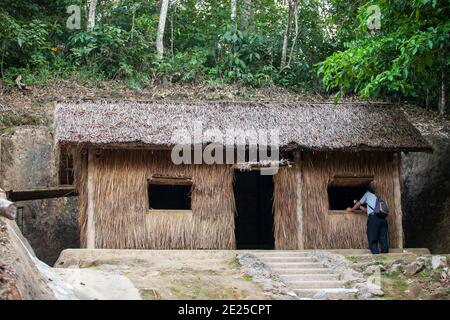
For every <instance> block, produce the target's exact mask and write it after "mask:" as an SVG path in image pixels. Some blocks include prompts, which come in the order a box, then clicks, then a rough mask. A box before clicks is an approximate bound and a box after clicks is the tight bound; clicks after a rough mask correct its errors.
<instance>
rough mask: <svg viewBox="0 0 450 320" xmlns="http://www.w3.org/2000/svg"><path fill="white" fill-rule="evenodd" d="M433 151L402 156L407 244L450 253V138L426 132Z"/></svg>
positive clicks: (434, 251)
mask: <svg viewBox="0 0 450 320" xmlns="http://www.w3.org/2000/svg"><path fill="white" fill-rule="evenodd" d="M425 137H426V139H427V140H428V141H429V142H430V143H431V144H432V146H433V148H434V153H433V154H424V153H410V154H408V155H406V156H403V159H402V160H403V166H402V187H403V193H402V203H403V212H404V217H405V218H404V223H403V226H404V230H405V239H406V244H405V245H406V247H410V248H413V247H425V248H428V249H430V251H431V252H432V253H448V252H450V232H449V230H450V139H449V138H448V137H446V136H442V135H434V136H433V135H427V136H425Z"/></svg>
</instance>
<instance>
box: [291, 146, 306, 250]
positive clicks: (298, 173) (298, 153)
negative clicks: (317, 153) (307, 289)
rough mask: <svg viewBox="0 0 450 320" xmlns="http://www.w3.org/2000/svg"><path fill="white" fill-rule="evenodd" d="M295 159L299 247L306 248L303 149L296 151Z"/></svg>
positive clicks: (300, 248)
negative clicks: (304, 237) (304, 233)
mask: <svg viewBox="0 0 450 320" xmlns="http://www.w3.org/2000/svg"><path fill="white" fill-rule="evenodd" d="M294 161H295V166H294V168H295V175H296V185H297V210H296V212H297V229H298V235H297V249H299V250H304V249H305V243H304V239H303V201H302V189H303V179H302V158H301V151H294Z"/></svg>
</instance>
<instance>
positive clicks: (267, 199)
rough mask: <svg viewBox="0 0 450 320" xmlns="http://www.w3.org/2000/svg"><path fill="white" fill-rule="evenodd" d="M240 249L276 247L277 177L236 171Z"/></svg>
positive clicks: (236, 223) (237, 239) (237, 224)
mask: <svg viewBox="0 0 450 320" xmlns="http://www.w3.org/2000/svg"><path fill="white" fill-rule="evenodd" d="M234 198H235V202H236V216H235V235H236V247H237V249H274V247H275V239H274V236H273V223H274V222H273V176H270V175H265V176H263V175H261V173H260V172H259V171H245V172H242V171H235V172H234Z"/></svg>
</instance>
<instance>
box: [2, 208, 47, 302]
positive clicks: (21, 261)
mask: <svg viewBox="0 0 450 320" xmlns="http://www.w3.org/2000/svg"><path fill="white" fill-rule="evenodd" d="M55 298H56V297H55V295H54V293H53V291H52V290H51V289H50V287H49V286H48V283H47V279H45V277H44V276H43V275H42V274H41V273H40V271H39V270H38V268H37V267H36V264H35V256H34V252H33V249H31V247H30V246H29V244H28V242H27V241H26V240H25V239H24V238H23V237H22V235H21V234H20V231H19V229H18V228H17V225H16V223H15V222H14V221H10V220H8V219H6V218H4V217H0V300H22V299H24V300H35V299H40V300H41V299H45V300H52V299H55Z"/></svg>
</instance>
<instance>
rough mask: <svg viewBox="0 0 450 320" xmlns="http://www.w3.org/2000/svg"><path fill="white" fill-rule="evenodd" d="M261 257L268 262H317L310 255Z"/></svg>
mask: <svg viewBox="0 0 450 320" xmlns="http://www.w3.org/2000/svg"><path fill="white" fill-rule="evenodd" d="M259 259H260V260H261V261H263V262H266V263H268V264H270V263H273V262H315V260H314V259H313V258H310V257H259Z"/></svg>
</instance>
